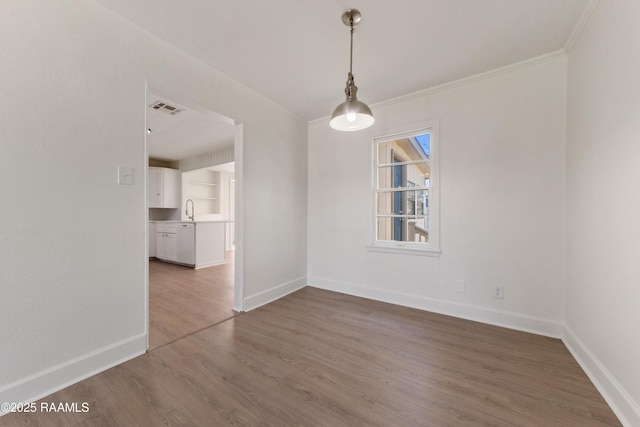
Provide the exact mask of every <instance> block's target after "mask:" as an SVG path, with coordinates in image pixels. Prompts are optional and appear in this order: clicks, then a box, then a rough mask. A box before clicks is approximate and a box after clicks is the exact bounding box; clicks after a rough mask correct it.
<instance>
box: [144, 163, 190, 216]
mask: <svg viewBox="0 0 640 427" xmlns="http://www.w3.org/2000/svg"><path fill="white" fill-rule="evenodd" d="M180 177H181V173H180V171H179V170H176V169H169V168H158V167H149V170H148V173H147V204H148V205H149V207H150V208H172V209H177V208H179V207H180V203H181V201H180V192H181V187H182V185H181V182H180Z"/></svg>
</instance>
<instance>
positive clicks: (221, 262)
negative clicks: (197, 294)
mask: <svg viewBox="0 0 640 427" xmlns="http://www.w3.org/2000/svg"><path fill="white" fill-rule="evenodd" d="M226 263H227V260H226V259H218V260H215V261H210V262H205V263H202V264H196V265H195V266H194V267H193V269H194V270H200V269H202V268H207V267H215V266H216V265H224V264H226Z"/></svg>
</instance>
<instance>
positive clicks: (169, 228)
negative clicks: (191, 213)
mask: <svg viewBox="0 0 640 427" xmlns="http://www.w3.org/2000/svg"><path fill="white" fill-rule="evenodd" d="M177 228H178V227H177V225H176V224H163V223H161V222H157V223H156V232H158V233H175V232H176V230H177Z"/></svg>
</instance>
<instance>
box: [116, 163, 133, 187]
mask: <svg viewBox="0 0 640 427" xmlns="http://www.w3.org/2000/svg"><path fill="white" fill-rule="evenodd" d="M118 184H120V185H133V168H129V167H124V166H118Z"/></svg>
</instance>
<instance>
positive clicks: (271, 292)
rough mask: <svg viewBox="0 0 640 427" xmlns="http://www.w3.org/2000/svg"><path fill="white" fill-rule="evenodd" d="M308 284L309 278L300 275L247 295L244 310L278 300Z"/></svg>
mask: <svg viewBox="0 0 640 427" xmlns="http://www.w3.org/2000/svg"><path fill="white" fill-rule="evenodd" d="M305 286H307V278H306V277H300V278H298V279H294V280H291V281H289V282H286V283H282V284H281V285H277V286H274V287H272V288H270V289H267V290H266V291H262V292H259V293H257V294H255V295H252V296H249V297H246V298H245V299H244V310H245V311H251V310H254V309H256V308H258V307H261V306H263V305H265V304H269V303H270V302H273V301H275V300H278V299H280V298H282V297H284V296H286V295H289V294H291V293H293V292H295V291H297V290H300V289H302V288H304V287H305Z"/></svg>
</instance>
